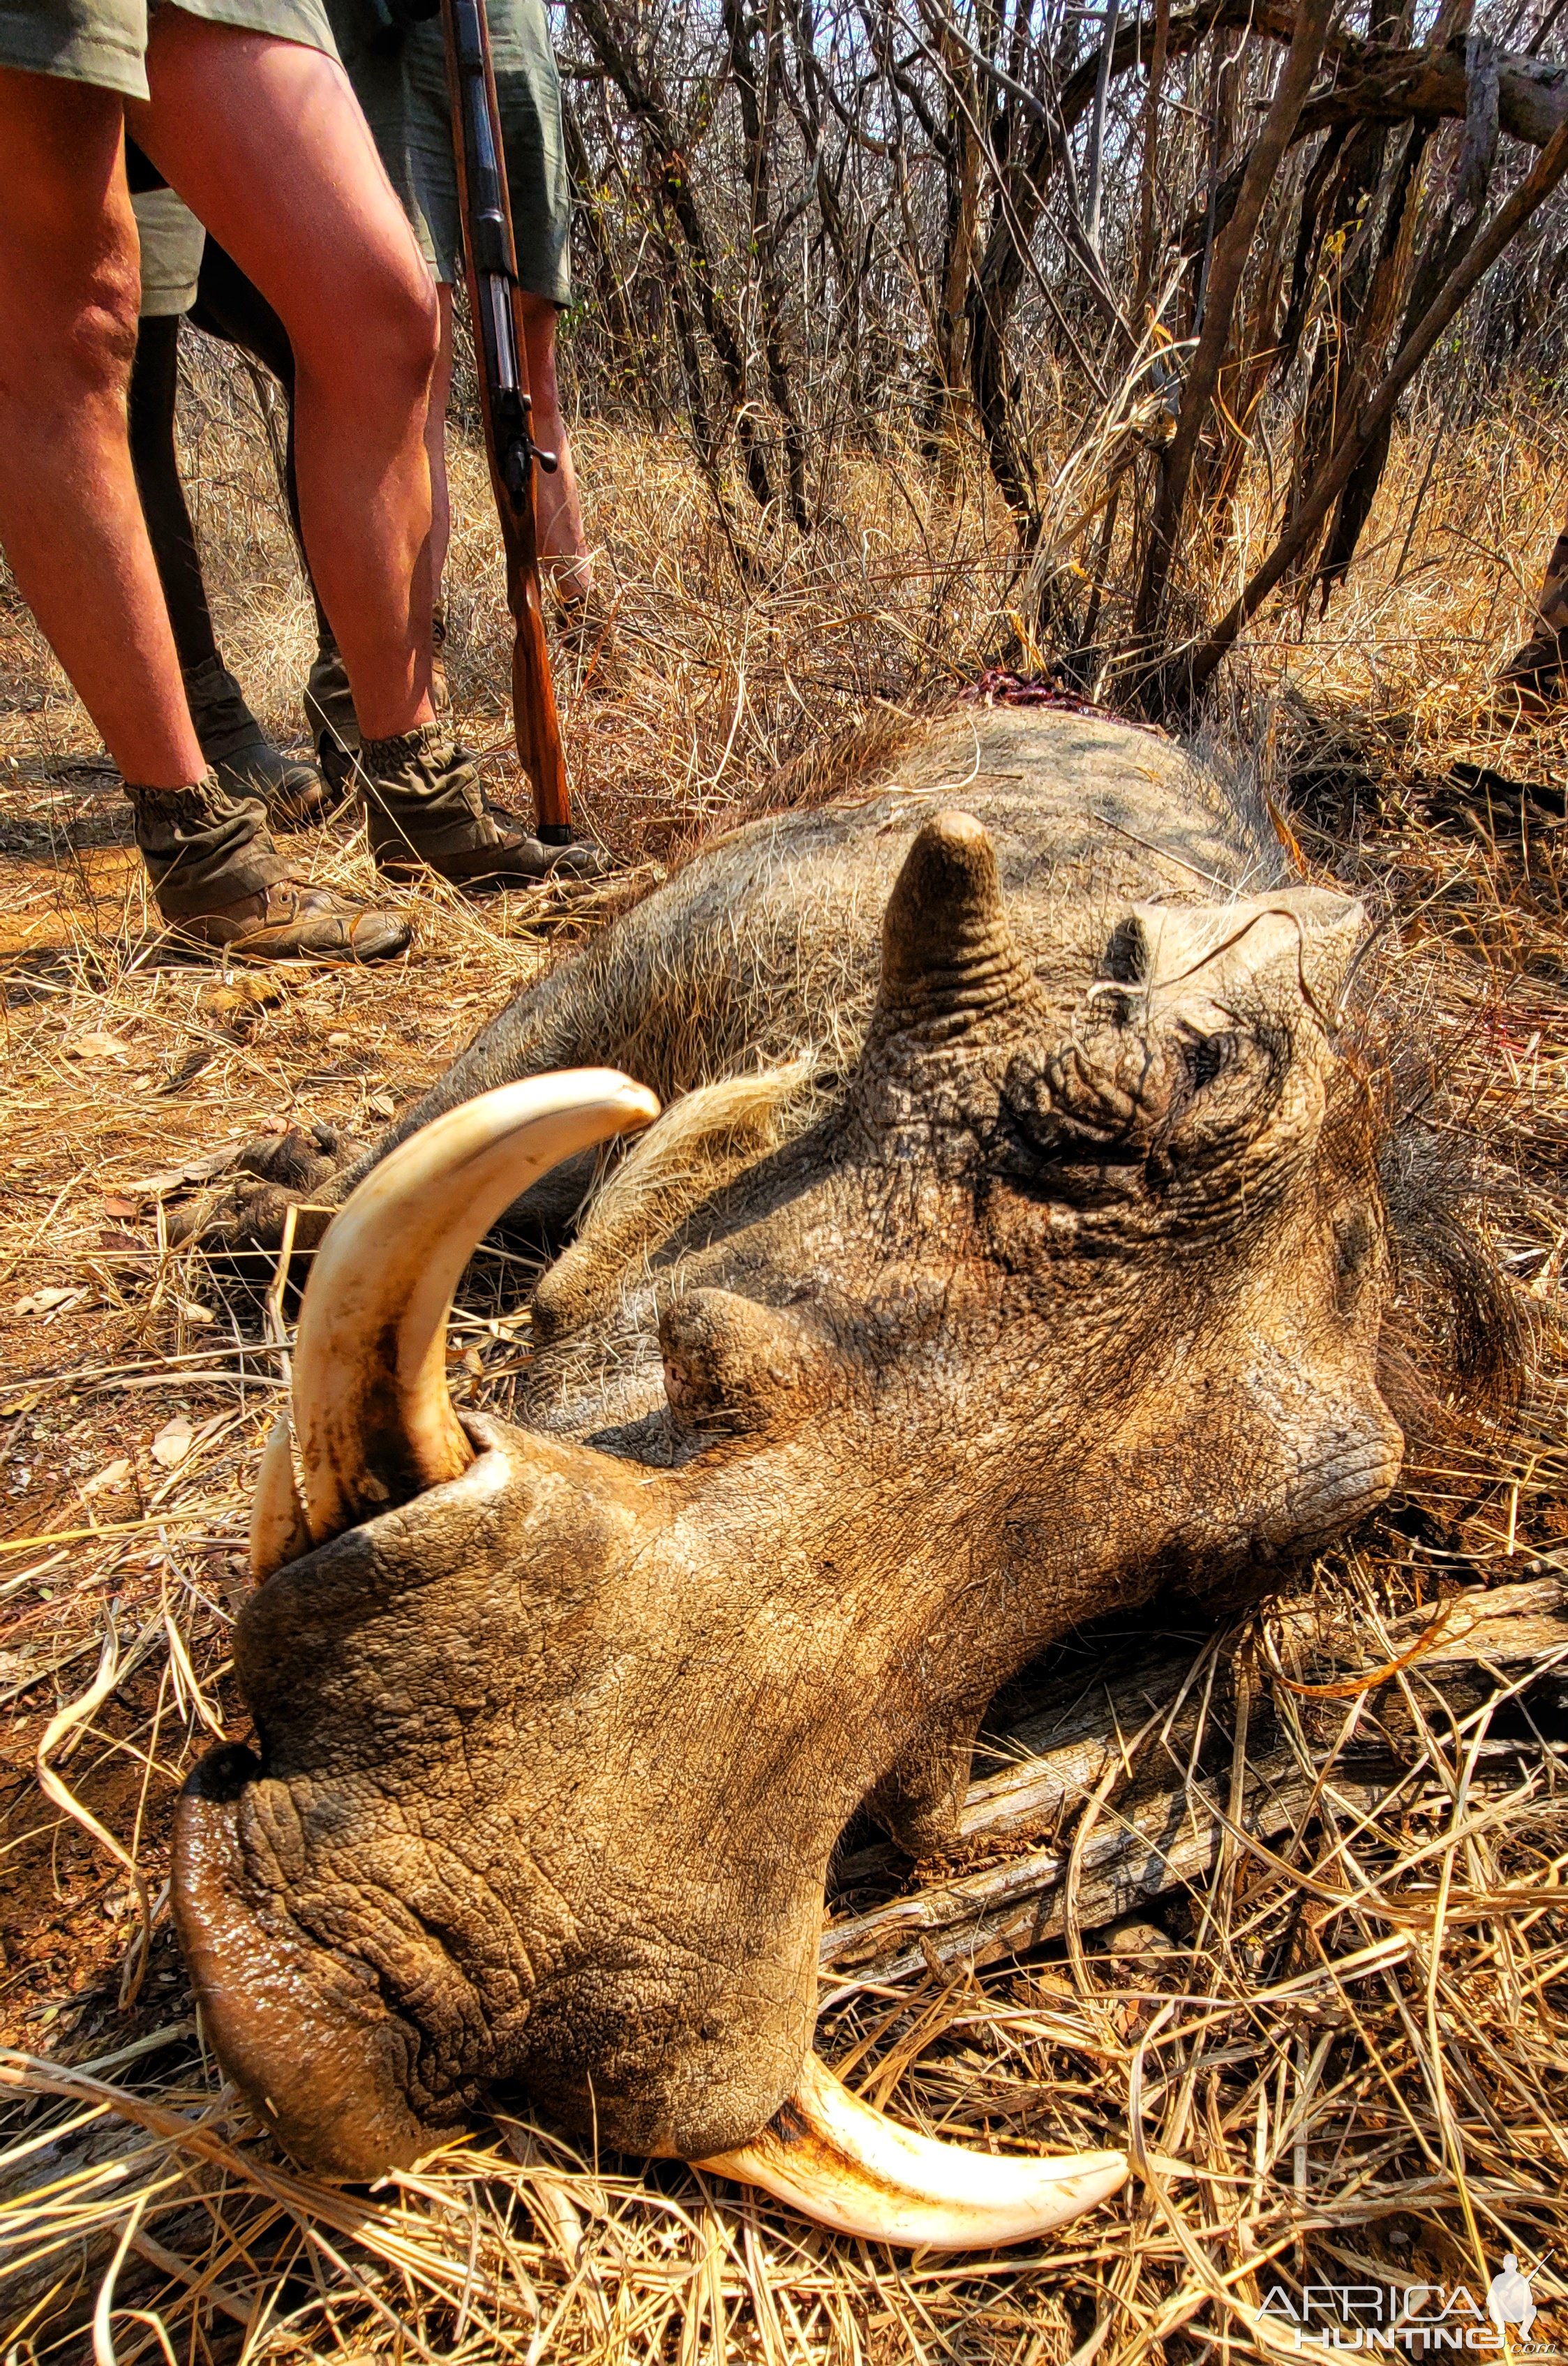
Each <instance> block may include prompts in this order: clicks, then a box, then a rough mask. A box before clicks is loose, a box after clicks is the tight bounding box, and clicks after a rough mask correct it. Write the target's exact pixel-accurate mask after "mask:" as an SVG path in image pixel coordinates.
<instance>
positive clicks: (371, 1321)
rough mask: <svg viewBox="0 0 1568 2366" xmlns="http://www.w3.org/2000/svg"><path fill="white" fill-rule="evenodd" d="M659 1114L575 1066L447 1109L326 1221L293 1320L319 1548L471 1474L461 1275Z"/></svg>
mask: <svg viewBox="0 0 1568 2366" xmlns="http://www.w3.org/2000/svg"><path fill="white" fill-rule="evenodd" d="M658 1115H659V1103H658V1102H657V1101H656V1100H655V1098H654V1097H653V1095H652V1094H651V1093H650V1092H649V1091H648V1090H647V1089H646V1087H643V1086H642V1085H636V1084H633V1083H632V1081H631V1079H630V1077H629V1076H621V1075H620V1074H619V1073H618V1072H617V1071H616V1070H615V1069H614V1068H569V1069H566V1070H564V1071H562V1072H561V1073H560V1074H558V1075H556V1076H530V1077H528V1078H526V1079H525V1082H523V1083H522V1084H517V1085H502V1087H500V1089H499V1090H498V1091H496V1092H492V1093H481V1094H480V1095H479V1098H478V1099H477V1100H471V1101H465V1102H463V1104H462V1105H461V1107H459V1108H457V1109H454V1110H446V1113H445V1114H444V1115H443V1116H441V1117H438V1118H433V1119H432V1120H431V1122H430V1123H429V1124H428V1125H426V1126H422V1127H421V1129H420V1131H419V1132H417V1133H414V1134H411V1135H410V1136H409V1139H408V1140H407V1141H406V1142H403V1143H400V1144H399V1145H398V1147H397V1148H396V1150H393V1151H390V1152H389V1154H388V1155H387V1156H386V1157H385V1158H384V1159H383V1160H382V1161H381V1163H380V1165H379V1166H374V1167H372V1168H371V1170H370V1172H369V1174H368V1175H367V1177H365V1180H364V1181H363V1183H361V1184H360V1185H359V1187H358V1189H356V1190H355V1193H354V1194H353V1196H352V1198H351V1199H349V1200H347V1201H346V1202H345V1203H344V1206H343V1208H342V1209H340V1211H338V1214H337V1215H336V1216H335V1217H334V1218H333V1222H332V1224H331V1225H330V1226H329V1228H328V1230H327V1234H326V1236H325V1238H324V1240H323V1241H322V1243H321V1247H320V1248H319V1249H318V1250H317V1252H316V1261H315V1264H314V1266H313V1268H311V1273H310V1281H309V1282H308V1284H307V1285H306V1290H305V1301H304V1304H303V1305H302V1307H301V1308H300V1311H299V1342H298V1345H297V1346H296V1348H295V1353H294V1397H293V1404H294V1433H295V1436H296V1437H297V1438H298V1440H299V1464H300V1472H301V1476H302V1478H303V1480H304V1486H305V1516H306V1520H307V1523H308V1525H309V1527H310V1538H311V1541H312V1542H313V1543H315V1544H322V1543H324V1542H325V1541H326V1539H327V1538H329V1537H335V1536H338V1535H340V1534H341V1533H342V1531H343V1530H344V1528H348V1527H353V1526H354V1524H355V1521H357V1520H361V1519H365V1518H367V1516H368V1515H370V1514H372V1513H375V1512H378V1511H384V1510H385V1509H386V1508H387V1506H388V1505H389V1504H403V1503H408V1502H409V1501H411V1499H412V1497H413V1496H415V1495H417V1494H420V1493H423V1490H424V1489H425V1488H427V1487H437V1486H440V1485H441V1484H442V1482H444V1481H446V1480H448V1479H455V1478H457V1476H458V1475H459V1473H460V1472H462V1471H464V1470H467V1469H468V1464H469V1463H470V1462H471V1461H472V1459H473V1448H471V1447H470V1446H469V1444H468V1439H467V1437H465V1435H464V1433H463V1430H462V1428H461V1426H460V1425H459V1423H458V1421H457V1414H455V1413H454V1412H453V1410H452V1400H451V1398H450V1396H449V1395H448V1393H447V1389H446V1317H447V1314H448V1313H450V1311H451V1305H452V1293H453V1291H454V1290H456V1289H457V1283H458V1281H459V1279H461V1276H462V1272H463V1268H464V1267H465V1266H466V1265H467V1264H468V1259H469V1257H470V1256H472V1255H473V1252H474V1250H475V1248H476V1247H477V1246H478V1245H479V1242H480V1241H481V1240H482V1239H483V1238H484V1235H485V1234H486V1233H487V1232H489V1230H490V1228H491V1224H493V1223H494V1222H495V1220H496V1218H497V1217H498V1216H499V1215H500V1214H501V1213H502V1210H503V1209H505V1208H508V1207H510V1206H511V1204H512V1202H513V1200H515V1199H516V1198H517V1196H518V1194H519V1193H520V1192H522V1191H525V1190H526V1189H528V1186H529V1185H530V1184H531V1183H534V1182H536V1180H537V1179H538V1177H540V1176H541V1175H546V1174H547V1173H548V1172H549V1170H550V1168H551V1167H552V1166H559V1165H560V1163H561V1161H562V1159H563V1158H570V1157H572V1156H574V1155H576V1153H577V1152H578V1151H580V1150H591V1149H592V1148H593V1146H594V1144H597V1143H601V1142H607V1141H609V1139H610V1138H611V1136H612V1135H614V1134H617V1133H629V1132H633V1131H634V1130H635V1129H636V1128H637V1127H639V1126H644V1125H647V1124H649V1122H650V1121H651V1120H652V1119H654V1118H656V1117H657V1116H658Z"/></svg>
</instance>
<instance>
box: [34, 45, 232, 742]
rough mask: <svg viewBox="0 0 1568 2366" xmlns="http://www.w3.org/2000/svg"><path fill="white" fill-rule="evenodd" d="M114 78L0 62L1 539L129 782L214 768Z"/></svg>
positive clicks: (55, 648)
mask: <svg viewBox="0 0 1568 2366" xmlns="http://www.w3.org/2000/svg"><path fill="white" fill-rule="evenodd" d="M122 107H123V101H122V100H121V99H120V98H119V96H118V95H117V94H116V93H115V92H113V91H107V90H99V89H96V88H95V87H94V86H92V85H91V84H85V83H80V82H67V81H64V80H62V79H59V78H57V77H55V76H52V75H49V74H35V73H20V72H18V71H17V70H16V69H14V68H10V67H6V68H0V160H3V161H0V216H3V220H0V543H3V544H4V545H5V548H6V557H7V558H9V560H10V562H11V566H12V569H13V571H14V572H15V574H16V578H17V584H18V586H19V587H20V590H21V593H22V597H23V598H24V599H25V600H26V602H27V603H28V607H29V608H30V609H31V610H32V612H33V614H34V615H35V616H36V617H37V618H38V621H39V625H40V626H41V627H42V629H43V632H44V634H45V636H46V637H47V639H48V641H49V644H50V647H51V648H52V649H53V651H54V653H55V655H56V656H57V657H58V658H59V659H60V662H61V664H62V666H63V667H64V668H65V670H66V672H67V673H68V674H69V675H70V677H71V680H72V682H73V684H74V686H75V689H76V691H77V693H78V694H79V695H80V697H81V699H82V702H83V704H85V707H86V709H87V711H88V713H89V714H90V715H91V716H92V718H93V721H94V722H95V724H96V726H97V727H98V729H99V731H101V732H102V734H103V738H104V745H105V746H106V747H107V749H108V751H109V753H110V755H111V756H112V757H113V758H114V760H115V762H116V763H117V764H118V766H119V768H120V771H121V772H123V773H124V775H125V777H126V779H127V780H128V781H133V782H138V783H142V784H144V785H145V786H147V787H148V788H152V789H179V788H186V787H188V786H190V785H191V783H195V782H197V781H199V780H200V779H201V778H202V775H203V774H204V773H205V772H206V770H207V763H206V760H205V758H204V757H203V755H202V752H201V749H200V748H199V747H198V746H197V738H196V733H195V731H194V729H193V728H192V726H191V719H190V715H189V714H188V712H187V710H186V694H185V684H184V682H182V680H181V678H180V665H179V659H178V657H177V656H176V654H175V642H174V635H173V633H172V632H171V630H170V628H169V618H168V612H167V610H166V608H165V607H164V593H163V588H162V586H161V585H160V583H159V580H158V570H157V569H156V567H155V566H154V564H153V559H152V546H151V544H150V543H149V541H148V538H147V528H146V524H145V523H144V521H143V518H142V514H141V501H140V499H139V498H138V495H137V490H136V479H135V477H134V475H133V473H132V470H131V466H130V445H129V443H128V441H127V435H126V397H127V389H128V388H129V386H130V365H131V358H132V355H134V353H135V349H136V309H137V298H138V291H139V287H140V284H141V268H140V264H139V260H138V248H137V239H136V224H135V219H134V217H133V215H132V213H131V210H130V194H129V192H128V190H127V188H126V184H125V165H124V162H123V159H122V153H121V145H120V129H121V116H122Z"/></svg>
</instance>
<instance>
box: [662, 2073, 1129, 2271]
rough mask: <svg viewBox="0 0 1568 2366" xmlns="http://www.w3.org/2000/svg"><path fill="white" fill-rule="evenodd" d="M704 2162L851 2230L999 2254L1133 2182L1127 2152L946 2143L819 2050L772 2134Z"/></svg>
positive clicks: (885, 2239)
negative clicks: (838, 2075) (1050, 2153)
mask: <svg viewBox="0 0 1568 2366" xmlns="http://www.w3.org/2000/svg"><path fill="white" fill-rule="evenodd" d="M696 2166H697V2167H698V2168H699V2169H716V2170H717V2172H718V2173H719V2174H720V2175H721V2176H723V2177H733V2178H735V2179H736V2180H738V2181H739V2183H740V2184H742V2185H761V2186H762V2187H764V2188H765V2189H766V2191H768V2192H769V2193H774V2194H776V2195H777V2196H778V2198H779V2200H780V2201H781V2202H789V2203H794V2205H795V2208H796V2209H797V2210H799V2211H801V2212H802V2213H803V2214H804V2215H805V2216H806V2217H807V2218H814V2219H816V2220H817V2222H818V2225H824V2226H834V2227H837V2229H838V2231H839V2232H840V2235H861V2236H864V2237H865V2238H866V2239H867V2241H869V2242H874V2243H908V2244H909V2245H911V2246H912V2247H926V2246H929V2247H930V2248H931V2249H933V2250H939V2251H989V2250H994V2249H996V2248H998V2246H999V2245H1001V2244H1004V2243H1024V2242H1028V2241H1029V2240H1030V2239H1031V2238H1032V2236H1037V2235H1044V2234H1048V2233H1049V2232H1050V2230H1051V2228H1052V2227H1053V2226H1060V2225H1062V2224H1063V2223H1064V2222H1065V2221H1066V2219H1068V2218H1076V2217H1077V2214H1078V2213H1079V2211H1080V2210H1091V2209H1092V2208H1093V2207H1094V2205H1095V2203H1097V2202H1103V2201H1105V2200H1106V2198H1107V2197H1108V2195H1110V2194H1112V2193H1114V2192H1115V2191H1117V2190H1118V2188H1119V2187H1120V2186H1121V2185H1122V2183H1123V2181H1124V2180H1125V2179H1126V2175H1127V2156H1126V2154H1125V2153H1120V2152H1086V2153H1077V2154H1066V2155H1064V2156H1063V2157H1061V2158H1057V2159H1054V2160H1025V2159H1022V2158H1020V2157H1019V2156H1018V2155H1017V2154H1001V2153H983V2152H970V2151H968V2150H967V2149H965V2148H964V2147H963V2146H958V2145H945V2144H936V2143H933V2141H932V2140H931V2137H930V2136H921V2135H915V2133H914V2131H913V2130H912V2129H910V2128H901V2127H899V2126H898V2124H897V2122H896V2121H893V2120H889V2119H886V2118H885V2117H884V2116H883V2114H882V2113H880V2112H877V2111H874V2110H873V2109H872V2106H871V2105H870V2104H869V2103H863V2102H862V2101H861V2100H860V2098H859V2097H858V2096H857V2095H852V2094H851V2092H850V2090H849V2089H848V2088H847V2087H846V2086H845V2085H844V2084H843V2083H842V2081H841V2080H840V2079H835V2078H834V2076H833V2073H832V2072H831V2071H830V2070H829V2068H828V2067H827V2065H826V2064H825V2063H823V2062H819V2061H818V2058H817V2056H816V2055H815V2054H811V2055H807V2059H806V2067H805V2068H804V2070H803V2071H802V2073H801V2077H800V2084H799V2085H798V2086H797V2087H796V2089H795V2092H794V2094H793V2095H792V2096H791V2097H790V2098H789V2100H788V2101H787V2102H785V2103H783V2104H781V2105H780V2107H779V2109H778V2110H777V2111H776V2112H775V2113H774V2114H773V2118H772V2119H771V2120H770V2121H769V2122H768V2124H767V2126H766V2127H765V2128H764V2129H763V2130H762V2133H761V2135H759V2136H754V2137H753V2138H752V2140H751V2142H750V2144H749V2145H745V2146H742V2147H741V2149H740V2150H739V2152H727V2153H721V2154H719V2156H718V2157H717V2158H716V2159H713V2160H701V2161H698V2162H697V2164H696Z"/></svg>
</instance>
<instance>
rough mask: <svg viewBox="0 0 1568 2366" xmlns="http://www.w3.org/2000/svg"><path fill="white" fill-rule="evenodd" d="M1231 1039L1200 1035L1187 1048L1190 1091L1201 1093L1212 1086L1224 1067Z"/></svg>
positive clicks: (1224, 1036) (1220, 1036) (1226, 1036)
mask: <svg viewBox="0 0 1568 2366" xmlns="http://www.w3.org/2000/svg"><path fill="white" fill-rule="evenodd" d="M1230 1042H1231V1038H1230V1037H1229V1036H1228V1035H1200V1036H1198V1037H1197V1038H1196V1039H1195V1040H1194V1042H1191V1043H1190V1045H1189V1046H1188V1052H1187V1058H1188V1064H1189V1065H1190V1069H1191V1074H1192V1089H1193V1091H1194V1092H1197V1093H1201V1091H1202V1090H1203V1089H1204V1087H1205V1086H1208V1085H1212V1084H1213V1081H1214V1079H1215V1077H1216V1076H1218V1075H1219V1073H1220V1071H1221V1069H1222V1068H1223V1067H1224V1065H1225V1053H1226V1051H1227V1049H1228V1047H1229V1044H1230Z"/></svg>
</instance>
